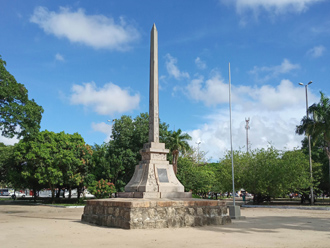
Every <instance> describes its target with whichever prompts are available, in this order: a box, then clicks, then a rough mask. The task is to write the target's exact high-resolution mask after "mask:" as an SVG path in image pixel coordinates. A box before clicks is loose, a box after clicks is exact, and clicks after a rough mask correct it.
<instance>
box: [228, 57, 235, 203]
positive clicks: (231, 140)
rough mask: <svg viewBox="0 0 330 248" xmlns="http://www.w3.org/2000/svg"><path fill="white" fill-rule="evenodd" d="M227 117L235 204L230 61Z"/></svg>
mask: <svg viewBox="0 0 330 248" xmlns="http://www.w3.org/2000/svg"><path fill="white" fill-rule="evenodd" d="M229 117H230V147H231V171H232V173H231V174H232V180H233V204H234V206H235V193H236V192H235V180H234V155H233V134H232V128H231V78H230V63H229Z"/></svg>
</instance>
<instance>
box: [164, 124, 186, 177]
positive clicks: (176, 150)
mask: <svg viewBox="0 0 330 248" xmlns="http://www.w3.org/2000/svg"><path fill="white" fill-rule="evenodd" d="M188 140H191V137H190V135H189V134H187V133H182V131H181V129H178V131H170V132H169V133H168V137H167V138H166V141H165V142H166V145H167V147H168V148H169V149H170V153H171V154H172V163H173V169H174V173H175V174H177V162H178V158H179V154H180V153H181V154H184V153H185V152H186V151H189V150H190V146H189V144H188V142H187V141H188Z"/></svg>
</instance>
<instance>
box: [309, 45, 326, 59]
mask: <svg viewBox="0 0 330 248" xmlns="http://www.w3.org/2000/svg"><path fill="white" fill-rule="evenodd" d="M325 51H326V48H325V47H324V46H322V45H320V46H315V47H313V48H312V49H310V50H308V52H307V55H309V56H311V57H313V58H318V57H321V56H322V55H323V54H324V52H325Z"/></svg>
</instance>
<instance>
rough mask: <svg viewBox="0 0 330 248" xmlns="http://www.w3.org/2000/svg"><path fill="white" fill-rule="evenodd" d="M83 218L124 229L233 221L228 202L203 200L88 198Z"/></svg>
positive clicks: (174, 226)
mask: <svg viewBox="0 0 330 248" xmlns="http://www.w3.org/2000/svg"><path fill="white" fill-rule="evenodd" d="M81 220H82V221H83V222H87V223H91V224H96V225H100V226H108V227H118V228H124V229H156V228H180V227H195V226H204V225H224V224H228V223H231V219H230V217H229V216H228V214H227V206H226V203H225V202H221V201H215V200H202V199H157V200H156V199H129V198H121V199H119V198H110V199H102V200H89V201H87V205H86V206H85V209H84V213H83V215H82V217H81Z"/></svg>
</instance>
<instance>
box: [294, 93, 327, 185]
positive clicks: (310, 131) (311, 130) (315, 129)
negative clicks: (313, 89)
mask: <svg viewBox="0 0 330 248" xmlns="http://www.w3.org/2000/svg"><path fill="white" fill-rule="evenodd" d="M320 94H321V99H320V102H319V103H314V104H313V105H312V106H310V107H309V108H308V111H307V112H308V114H309V116H311V117H307V116H304V117H303V119H302V120H301V124H300V125H299V126H297V127H296V133H298V134H300V135H301V134H306V135H310V136H311V137H313V139H314V142H316V141H317V140H319V139H321V140H322V143H323V144H322V146H323V149H324V151H325V152H326V154H327V156H328V165H329V185H330V100H329V98H327V97H326V96H325V95H324V93H323V92H320ZM329 190H330V189H329Z"/></svg>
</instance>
